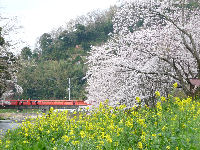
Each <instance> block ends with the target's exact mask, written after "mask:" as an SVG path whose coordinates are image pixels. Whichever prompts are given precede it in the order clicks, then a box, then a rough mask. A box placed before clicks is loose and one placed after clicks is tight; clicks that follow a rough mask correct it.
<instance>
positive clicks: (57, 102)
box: [0, 100, 90, 106]
mask: <svg viewBox="0 0 200 150" xmlns="http://www.w3.org/2000/svg"><path fill="white" fill-rule="evenodd" d="M1 103H2V104H1ZM0 105H12V106H20V105H25V106H28V105H29V106H31V105H39V106H45V105H57V106H70V105H76V106H87V105H90V104H87V103H85V102H84V101H83V100H5V101H1V102H0Z"/></svg>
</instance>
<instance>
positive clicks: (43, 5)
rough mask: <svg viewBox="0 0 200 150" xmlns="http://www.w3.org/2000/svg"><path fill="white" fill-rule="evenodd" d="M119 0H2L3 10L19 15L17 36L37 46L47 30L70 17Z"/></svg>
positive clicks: (1, 8) (2, 11)
mask: <svg viewBox="0 0 200 150" xmlns="http://www.w3.org/2000/svg"><path fill="white" fill-rule="evenodd" d="M118 1H119V0H0V11H1V14H3V15H4V16H8V17H14V16H16V17H17V22H18V26H22V27H23V28H22V29H20V31H19V33H18V34H17V35H15V36H13V37H15V38H20V39H21V40H22V41H23V42H24V43H23V44H22V43H21V44H20V46H19V47H24V46H30V47H31V48H34V45H35V43H36V39H37V38H38V37H39V36H41V35H42V34H43V33H46V32H50V31H52V30H53V29H57V28H58V27H60V26H62V25H64V24H65V23H66V22H67V21H69V20H70V19H75V18H76V17H77V16H81V15H85V14H87V13H88V12H91V11H93V10H97V9H106V8H109V7H110V5H113V4H117V2H118Z"/></svg>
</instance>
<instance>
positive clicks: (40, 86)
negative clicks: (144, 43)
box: [15, 6, 116, 99]
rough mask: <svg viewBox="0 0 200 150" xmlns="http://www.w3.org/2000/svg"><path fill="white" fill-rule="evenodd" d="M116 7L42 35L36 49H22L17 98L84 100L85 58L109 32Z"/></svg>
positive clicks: (91, 13)
mask: <svg viewBox="0 0 200 150" xmlns="http://www.w3.org/2000/svg"><path fill="white" fill-rule="evenodd" d="M115 11H116V7H115V6H113V7H110V9H108V10H105V11H98V10H97V11H93V12H90V13H88V14H87V15H84V16H80V17H78V18H76V19H74V20H71V21H70V22H68V23H67V25H66V27H64V28H60V29H58V30H57V31H52V32H51V33H44V34H43V35H42V36H41V37H40V38H39V40H38V41H37V45H38V46H37V48H36V49H34V50H31V49H30V48H29V47H24V48H23V49H22V51H21V54H20V58H21V59H20V64H21V69H20V70H19V72H18V83H19V85H20V86H21V87H22V88H23V94H22V95H20V96H19V95H18V96H17V95H16V96H15V98H19V99H22V98H23V99H28V98H31V99H68V97H69V95H68V87H69V82H68V79H69V78H70V79H71V98H72V99H85V94H86V93H85V86H86V80H85V79H84V77H85V74H86V71H87V65H86V64H85V63H86V57H87V56H88V53H89V51H90V49H91V45H101V44H102V43H105V42H106V41H107V40H108V38H109V33H112V32H113V24H112V18H113V15H114V12H115Z"/></svg>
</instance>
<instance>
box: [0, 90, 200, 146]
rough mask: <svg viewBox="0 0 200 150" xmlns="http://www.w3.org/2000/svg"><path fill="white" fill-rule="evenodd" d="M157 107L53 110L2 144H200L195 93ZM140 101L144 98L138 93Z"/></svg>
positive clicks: (163, 100) (10, 134) (199, 114)
mask: <svg viewBox="0 0 200 150" xmlns="http://www.w3.org/2000/svg"><path fill="white" fill-rule="evenodd" d="M156 95H157V98H158V100H159V102H158V103H157V105H156V107H152V108H149V107H147V106H144V107H141V108H140V107H137V108H136V107H133V108H130V109H125V108H126V106H125V105H121V106H119V107H115V108H113V107H111V106H109V105H107V103H105V104H100V106H99V108H96V109H94V110H92V111H89V110H87V111H82V112H74V113H73V114H70V113H69V112H66V111H65V112H59V113H58V112H54V111H53V109H51V110H50V112H49V114H48V115H45V114H44V115H43V116H42V117H39V118H37V119H35V120H30V119H29V120H26V121H24V122H22V124H21V127H20V128H18V129H15V130H10V131H8V132H7V134H6V135H5V137H4V138H3V139H1V140H0V149H2V150H5V149H8V150H15V149H17V150H18V149H19V150H21V149H27V150H29V149H30V150H38V149H48V150H49V149H50V150H51V149H52V150H71V149H80V150H88V149H93V150H96V149H106V150H112V149H113V150H132V149H152V150H154V149H159V150H160V149H164V150H169V149H172V150H181V149H182V150H192V149H194V150H197V149H200V103H199V102H198V101H194V100H192V99H191V98H189V97H188V98H186V99H180V98H178V97H172V96H169V97H160V93H159V92H157V93H156ZM136 100H137V101H138V104H139V105H140V104H141V102H140V99H139V98H137V99H136Z"/></svg>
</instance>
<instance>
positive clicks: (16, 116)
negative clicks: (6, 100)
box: [0, 113, 41, 121]
mask: <svg viewBox="0 0 200 150" xmlns="http://www.w3.org/2000/svg"><path fill="white" fill-rule="evenodd" d="M38 116H41V114H37V113H0V118H4V119H5V120H17V121H22V120H25V119H26V118H36V117H38Z"/></svg>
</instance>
